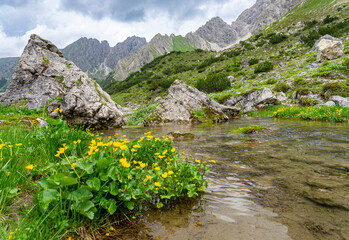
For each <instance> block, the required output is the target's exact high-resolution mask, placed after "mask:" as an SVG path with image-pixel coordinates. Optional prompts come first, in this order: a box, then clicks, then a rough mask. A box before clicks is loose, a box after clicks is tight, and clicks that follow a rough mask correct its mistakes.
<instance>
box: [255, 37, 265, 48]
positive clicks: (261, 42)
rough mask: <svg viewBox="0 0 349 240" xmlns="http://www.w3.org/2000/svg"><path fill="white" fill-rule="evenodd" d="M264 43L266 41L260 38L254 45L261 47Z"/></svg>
mask: <svg viewBox="0 0 349 240" xmlns="http://www.w3.org/2000/svg"><path fill="white" fill-rule="evenodd" d="M265 43H266V41H265V40H263V39H262V40H260V41H259V42H257V43H256V47H262V46H263V45H264V44H265Z"/></svg>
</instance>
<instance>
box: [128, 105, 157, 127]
mask: <svg viewBox="0 0 349 240" xmlns="http://www.w3.org/2000/svg"><path fill="white" fill-rule="evenodd" d="M158 105H159V104H152V105H149V106H147V107H142V108H140V109H138V110H137V111H135V112H134V113H133V114H132V115H131V116H130V117H128V122H127V125H129V126H135V125H138V124H141V123H143V121H144V119H146V117H148V116H149V115H150V114H151V113H152V112H153V111H154V110H155V108H156V107H157V106H158Z"/></svg>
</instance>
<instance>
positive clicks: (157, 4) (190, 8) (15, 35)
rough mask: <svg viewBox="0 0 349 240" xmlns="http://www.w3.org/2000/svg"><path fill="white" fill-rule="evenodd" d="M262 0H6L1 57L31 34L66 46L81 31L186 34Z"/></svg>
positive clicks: (111, 37) (1, 11)
mask: <svg viewBox="0 0 349 240" xmlns="http://www.w3.org/2000/svg"><path fill="white" fill-rule="evenodd" d="M255 1H256V0H103V1H98V0H0V57H12V56H20V54H21V52H22V51H23V48H24V47H25V45H26V43H27V41H28V39H29V36H30V34H32V33H36V34H38V35H40V36H41V37H43V38H46V39H48V40H50V41H52V42H53V43H54V44H56V45H57V46H58V47H59V48H63V47H65V46H67V45H68V44H70V43H72V42H74V41H76V40H77V39H79V38H80V37H88V38H97V39H98V40H108V42H109V44H110V45H111V46H114V45H115V44H116V43H118V42H122V41H124V40H125V39H126V38H127V37H129V36H133V35H136V36H140V37H146V39H147V41H149V40H150V39H151V38H152V37H153V36H154V35H155V34H157V33H161V34H171V33H174V34H181V35H185V34H186V33H188V32H190V31H195V30H196V29H197V28H198V27H200V26H202V25H203V24H205V23H206V22H207V21H208V20H209V19H210V18H212V17H215V16H220V17H221V18H222V19H223V20H225V21H226V22H228V23H229V24H230V23H231V22H232V21H234V20H235V19H236V18H237V16H238V15H239V14H240V13H241V12H242V11H243V10H244V9H246V8H248V7H250V6H252V5H253V4H254V3H255Z"/></svg>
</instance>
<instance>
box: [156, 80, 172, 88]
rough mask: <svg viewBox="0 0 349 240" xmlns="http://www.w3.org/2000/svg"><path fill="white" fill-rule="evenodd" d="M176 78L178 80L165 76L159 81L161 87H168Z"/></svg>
mask: <svg viewBox="0 0 349 240" xmlns="http://www.w3.org/2000/svg"><path fill="white" fill-rule="evenodd" d="M175 80H176V79H175V78H163V79H160V80H159V81H158V82H157V83H158V85H159V86H160V87H162V88H165V89H167V88H169V87H170V86H171V84H172V83H173V82H174V81H175Z"/></svg>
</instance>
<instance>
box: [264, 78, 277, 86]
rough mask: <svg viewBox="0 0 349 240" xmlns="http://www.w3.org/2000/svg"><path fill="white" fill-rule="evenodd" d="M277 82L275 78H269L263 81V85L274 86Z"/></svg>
mask: <svg viewBox="0 0 349 240" xmlns="http://www.w3.org/2000/svg"><path fill="white" fill-rule="evenodd" d="M277 82H278V80H277V79H276V78H269V79H267V80H266V81H265V84H268V85H272V84H275V83H277Z"/></svg>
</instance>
